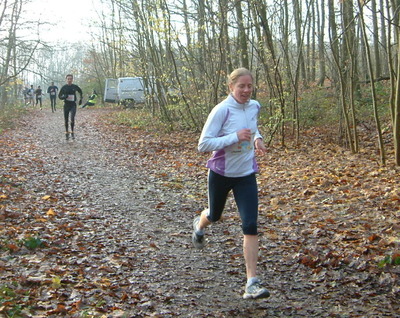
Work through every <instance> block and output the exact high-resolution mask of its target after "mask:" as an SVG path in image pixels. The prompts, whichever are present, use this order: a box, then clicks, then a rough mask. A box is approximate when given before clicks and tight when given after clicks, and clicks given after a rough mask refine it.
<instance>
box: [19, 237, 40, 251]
mask: <svg viewBox="0 0 400 318" xmlns="http://www.w3.org/2000/svg"><path fill="white" fill-rule="evenodd" d="M22 243H23V244H24V246H25V247H26V248H28V249H30V250H33V249H35V248H38V247H43V246H44V242H43V241H42V240H41V239H40V238H38V237H28V238H26V239H24V240H23V241H22Z"/></svg>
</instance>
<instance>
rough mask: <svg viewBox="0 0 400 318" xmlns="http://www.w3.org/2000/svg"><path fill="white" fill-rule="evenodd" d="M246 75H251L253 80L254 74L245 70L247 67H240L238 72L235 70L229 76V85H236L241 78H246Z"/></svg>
mask: <svg viewBox="0 0 400 318" xmlns="http://www.w3.org/2000/svg"><path fill="white" fill-rule="evenodd" d="M244 75H250V77H251V79H252V80H254V79H253V74H251V72H250V71H249V70H248V69H247V68H245V67H240V68H237V69H236V70H234V71H233V72H232V73H231V74H230V75H229V76H228V85H231V84H235V83H236V81H237V80H238V78H239V77H240V76H244Z"/></svg>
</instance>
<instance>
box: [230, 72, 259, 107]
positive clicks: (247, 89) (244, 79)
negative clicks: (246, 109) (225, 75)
mask: <svg viewBox="0 0 400 318" xmlns="http://www.w3.org/2000/svg"><path fill="white" fill-rule="evenodd" d="M229 89H230V90H231V93H232V96H233V97H234V98H235V99H236V101H237V102H238V103H240V104H244V103H246V102H247V101H248V100H249V99H250V98H251V93H252V92H253V79H252V77H251V76H250V75H242V76H239V77H238V78H237V80H236V82H235V83H231V84H230V85H229Z"/></svg>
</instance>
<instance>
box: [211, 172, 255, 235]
mask: <svg viewBox="0 0 400 318" xmlns="http://www.w3.org/2000/svg"><path fill="white" fill-rule="evenodd" d="M231 190H232V192H233V195H234V198H235V202H236V205H237V207H238V210H239V214H240V218H241V220H242V230H243V234H245V235H257V219H258V189H257V180H256V175H255V174H254V173H253V174H251V175H249V176H245V177H238V178H230V177H224V176H221V175H219V174H218V173H215V172H214V171H212V170H210V171H209V174H208V203H209V214H208V216H207V218H208V220H209V221H210V222H217V221H218V220H219V219H220V218H221V216H222V212H223V210H224V207H225V203H226V200H227V197H228V194H229V192H230V191H231Z"/></svg>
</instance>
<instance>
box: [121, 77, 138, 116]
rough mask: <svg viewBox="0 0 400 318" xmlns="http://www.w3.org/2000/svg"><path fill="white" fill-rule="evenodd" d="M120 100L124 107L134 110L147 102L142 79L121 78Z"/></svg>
mask: <svg viewBox="0 0 400 318" xmlns="http://www.w3.org/2000/svg"><path fill="white" fill-rule="evenodd" d="M118 98H119V102H120V103H121V104H122V105H124V107H128V108H132V107H134V105H135V104H143V103H144V102H145V89H144V83H143V78H142V77H121V78H119V79H118Z"/></svg>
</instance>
